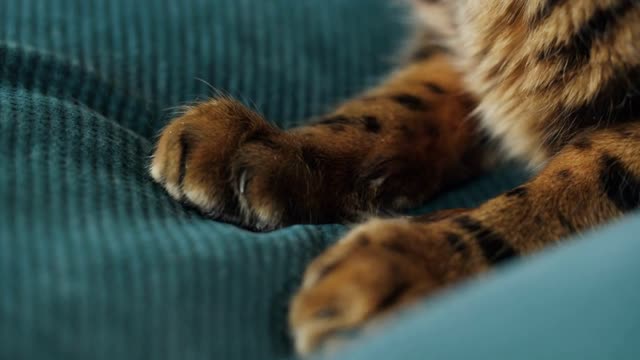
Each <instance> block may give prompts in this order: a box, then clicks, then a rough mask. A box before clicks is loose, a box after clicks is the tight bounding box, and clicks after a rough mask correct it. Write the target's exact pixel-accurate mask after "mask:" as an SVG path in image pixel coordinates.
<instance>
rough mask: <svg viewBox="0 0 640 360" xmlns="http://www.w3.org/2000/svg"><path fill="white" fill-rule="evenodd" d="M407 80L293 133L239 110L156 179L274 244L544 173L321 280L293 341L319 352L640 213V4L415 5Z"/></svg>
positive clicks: (351, 258)
mask: <svg viewBox="0 0 640 360" xmlns="http://www.w3.org/2000/svg"><path fill="white" fill-rule="evenodd" d="M408 1H409V2H410V3H412V4H413V6H414V11H413V13H414V14H415V15H416V16H415V18H416V20H415V23H416V32H415V36H414V37H413V38H412V39H411V41H409V43H410V44H411V46H410V47H409V48H410V49H409V51H407V52H406V54H405V56H404V58H405V59H406V61H405V64H404V65H403V66H401V67H399V68H398V70H396V71H394V72H393V73H392V74H390V75H389V76H388V77H387V79H385V80H384V81H383V82H382V83H381V84H380V85H379V86H378V87H376V88H373V89H371V90H369V91H366V92H365V93H363V94H360V95H359V96H357V97H355V98H354V99H352V100H350V101H347V102H345V103H344V104H342V105H341V106H339V107H337V109H336V110H335V111H334V112H332V113H330V114H327V115H325V116H320V117H318V118H316V119H314V120H313V121H311V122H310V123H309V124H308V125H306V126H302V127H299V128H295V129H291V130H288V131H283V130H280V129H277V128H275V127H274V126H272V125H270V124H269V123H268V122H266V121H265V120H264V119H263V118H262V117H261V116H260V115H258V114H256V113H254V112H252V111H250V110H248V109H246V108H245V107H243V106H242V105H241V104H240V103H238V102H236V101H234V100H231V99H226V98H218V99H213V100H210V101H208V102H205V103H202V104H199V105H197V106H194V107H192V108H189V109H187V111H186V112H185V113H184V114H183V115H182V116H180V117H178V118H177V119H176V120H174V121H173V122H172V123H171V124H169V125H168V127H167V128H166V129H165V130H164V131H163V133H162V136H161V137H160V140H159V142H158V146H157V149H156V153H155V154H154V158H153V163H152V167H151V173H152V176H153V177H154V179H155V180H156V181H158V182H159V183H161V184H162V185H163V186H164V187H165V188H166V189H167V191H168V192H169V193H170V194H171V195H172V196H173V197H175V198H176V199H180V200H182V201H185V202H187V203H190V204H191V205H194V206H196V207H197V208H199V209H201V210H202V211H203V212H204V213H207V214H210V215H211V217H213V218H217V219H222V220H226V221H231V222H235V223H238V224H240V225H243V226H247V227H253V228H257V229H260V230H269V229H274V228H277V227H280V226H284V225H289V224H293V223H300V222H303V223H323V222H334V221H342V222H353V221H359V220H361V219H363V218H365V217H368V216H371V215H381V214H388V212H390V211H391V212H393V211H396V210H400V209H403V208H406V207H410V206H414V205H417V204H419V203H422V202H424V201H426V200H427V199H429V198H430V197H432V196H433V195H434V194H436V193H438V192H441V191H443V190H445V189H447V188H448V187H450V186H453V185H455V184H458V183H460V182H461V181H464V180H467V179H470V178H472V177H473V176H475V175H477V174H478V173H480V172H482V171H484V170H486V169H488V168H490V167H491V165H492V164H493V163H494V162H495V155H496V152H495V151H494V147H493V145H492V144H494V143H495V144H498V147H499V150H500V151H499V152H498V153H497V154H499V155H501V156H503V157H512V158H517V159H519V160H521V161H523V162H525V163H527V164H528V165H530V167H531V168H532V169H533V170H536V171H537V175H536V176H535V177H534V178H533V179H532V180H530V181H529V182H528V183H526V184H523V185H521V186H519V187H517V188H515V189H513V190H511V191H508V192H506V193H504V194H502V195H500V196H498V197H496V198H494V199H491V200H489V201H488V202H486V203H484V204H482V205H481V206H479V207H477V208H474V209H454V210H448V211H443V212H438V213H435V214H428V215H424V216H420V217H416V218H397V219H387V220H371V221H369V222H366V223H364V224H363V225H360V226H358V227H356V228H355V229H354V230H353V231H351V232H350V233H349V234H347V235H346V236H345V238H344V239H342V240H340V241H339V242H338V243H337V244H336V245H335V246H333V247H331V248H329V249H328V250H327V251H326V252H325V253H324V254H322V255H321V256H320V257H318V258H317V259H316V260H315V261H314V262H313V263H312V264H310V266H309V267H308V269H307V271H306V273H305V275H304V281H303V284H302V287H301V289H300V290H299V292H298V293H297V294H296V296H295V297H294V299H293V301H292V304H291V311H290V318H289V322H290V326H291V330H292V334H293V337H294V340H295V344H296V349H297V350H298V352H300V353H308V352H310V351H313V350H314V349H317V348H319V347H321V346H323V345H325V344H327V343H328V342H330V340H332V339H335V338H337V337H339V334H340V333H341V332H343V331H345V330H349V329H353V328H357V327H361V326H363V325H365V324H367V323H369V322H370V321H371V320H373V319H376V318H379V317H381V316H384V315H386V314H389V313H391V312H393V310H395V309H397V308H399V307H401V306H404V305H406V304H410V303H412V302H414V301H415V300H416V299H419V298H421V297H424V296H426V295H429V294H432V293H434V292H436V291H438V290H439V289H442V288H444V287H446V286H449V285H450V284H453V283H455V282H457V281H460V280H462V279H465V278H468V277H471V276H476V275H478V274H481V273H486V272H487V271H490V270H491V269H492V268H494V267H496V266H499V265H500V264H503V263H505V262H509V261H513V260H514V259H517V258H519V257H521V256H526V255H527V254H529V253H531V252H534V251H537V250H539V249H542V248H543V247H545V246H549V245H551V244H554V243H556V242H558V241H560V240H561V239H564V238H566V237H568V236H570V235H572V234H575V233H579V232H581V231H584V230H587V229H591V228H593V227H595V226H598V225H600V224H603V223H605V222H608V221H611V220H612V219H615V218H618V217H620V216H622V215H624V214H626V213H629V212H632V211H636V210H638V209H640V2H639V1H637V0H573V1H563V0H527V1H525V0H483V1H476V0H451V1H438V0H408Z"/></svg>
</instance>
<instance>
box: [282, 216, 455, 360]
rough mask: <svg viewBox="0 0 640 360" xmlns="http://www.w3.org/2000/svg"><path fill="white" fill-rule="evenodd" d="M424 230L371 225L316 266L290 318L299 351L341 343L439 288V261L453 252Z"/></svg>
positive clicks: (442, 273)
mask: <svg viewBox="0 0 640 360" xmlns="http://www.w3.org/2000/svg"><path fill="white" fill-rule="evenodd" d="M422 231H423V229H422V228H421V227H419V226H417V225H415V224H414V223H412V222H411V221H409V220H406V219H398V220H373V221H371V222H369V223H366V224H364V225H361V226H359V227H357V228H355V229H354V230H353V231H351V232H350V233H349V234H347V235H346V237H344V238H343V239H342V240H340V241H339V242H338V243H337V244H336V245H334V246H333V247H331V248H329V249H328V250H327V251H326V252H325V253H324V254H323V255H321V256H320V257H318V258H317V259H316V260H315V261H313V262H312V263H311V264H310V265H309V267H308V268H307V271H306V272H305V275H304V280H303V284H302V287H301V289H300V290H299V292H298V293H297V294H296V295H295V297H294V298H293V301H292V303H291V308H290V313H289V324H290V328H291V332H292V334H293V338H294V342H295V347H296V351H297V352H298V353H300V354H303V355H304V354H308V353H310V352H312V351H314V350H316V349H320V348H325V347H326V345H327V344H329V345H330V344H331V343H333V342H334V341H337V342H338V343H339V342H341V335H343V334H344V333H349V332H351V331H353V330H357V329H360V328H362V327H363V326H364V325H367V324H370V323H371V321H372V320H377V319H380V318H383V317H384V315H386V314H389V313H391V312H393V311H394V310H397V309H399V308H401V307H403V306H405V305H408V304H411V303H413V302H415V301H416V300H417V299H420V298H421V297H423V296H424V295H425V294H427V293H430V292H432V291H434V290H435V289H437V288H439V287H441V286H442V284H443V282H444V281H446V278H447V270H446V269H445V268H444V267H443V266H442V265H445V263H446V261H444V262H438V260H437V258H436V257H437V255H438V254H441V253H443V252H444V253H446V254H450V252H451V249H449V248H447V244H446V242H440V241H429V240H425V238H424V237H425V236H424V233H423V232H422ZM435 238H437V236H435V237H434V239H435ZM425 241H426V242H428V243H429V244H431V243H433V244H431V245H425ZM425 246H426V248H428V249H429V250H428V251H426V250H425V249H426V248H425Z"/></svg>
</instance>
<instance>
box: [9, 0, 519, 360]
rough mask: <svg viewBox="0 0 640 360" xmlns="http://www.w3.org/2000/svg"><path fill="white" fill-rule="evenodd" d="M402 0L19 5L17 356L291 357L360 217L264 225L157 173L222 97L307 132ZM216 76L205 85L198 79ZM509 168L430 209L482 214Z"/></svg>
mask: <svg viewBox="0 0 640 360" xmlns="http://www.w3.org/2000/svg"><path fill="white" fill-rule="evenodd" d="M399 12H400V10H399V9H397V8H393V7H391V5H390V4H389V2H388V1H386V0H350V1H343V0H322V1H310V0H267V1H265V0H180V1H178V0H156V1H151V0H139V1H130V0H111V1H102V0H20V1H18V0H0V359H12V360H18V359H64V360H73V359H95V360H99V359H155V360H160V359H181V360H188V359H221V360H237V359H250V360H261V359H267V360H272V359H285V358H287V357H289V356H290V354H291V346H290V341H289V339H288V336H287V332H286V306H287V302H288V299H289V297H290V295H291V293H292V292H293V290H294V289H295V287H296V286H297V284H298V282H299V280H300V274H301V273H302V271H303V269H304V266H305V264H306V263H307V262H308V261H309V260H310V259H312V258H313V257H314V256H315V255H317V254H318V252H319V251H321V250H322V249H323V248H325V247H326V246H327V245H328V244H329V243H330V242H331V241H332V240H334V239H335V238H336V237H337V236H338V235H339V234H340V233H341V232H342V231H344V228H343V227H341V226H332V225H329V226H294V227H291V228H288V229H283V230H280V231H276V232H272V233H268V234H255V233H250V232H248V231H245V230H242V229H239V228H237V227H234V226H231V225H226V224H220V223H216V222H213V221H211V220H208V219H205V218H202V217H200V216H199V215H197V214H196V213H194V212H192V211H190V210H188V209H185V208H183V207H182V206H181V205H180V204H178V203H176V202H174V201H172V200H171V199H170V198H169V197H168V196H167V195H166V194H165V193H164V191H163V190H162V189H161V188H160V187H158V186H156V185H154V184H153V183H152V181H151V180H150V179H149V177H148V175H147V166H148V161H149V157H148V156H149V155H150V152H151V149H152V146H153V139H154V136H155V134H156V133H157V131H158V130H159V129H160V128H161V127H162V126H163V125H164V124H166V122H167V121H168V119H169V118H170V113H171V111H170V107H172V106H176V105H180V104H181V103H183V102H185V101H191V100H194V99H195V98H198V97H200V98H204V97H206V96H208V94H209V93H210V89H209V87H208V85H206V84H205V83H204V82H205V81H206V82H209V83H211V85H212V86H214V87H215V88H217V89H221V90H223V91H226V92H229V93H231V94H232V95H234V96H238V97H240V98H241V99H244V100H245V101H246V102H247V103H250V104H251V103H253V104H254V105H255V106H256V107H257V108H259V109H260V110H261V111H262V112H264V113H265V114H266V115H267V116H268V118H269V119H272V120H273V121H274V122H276V123H278V124H279V125H280V126H283V127H288V126H291V125H293V124H295V123H297V122H299V121H302V120H303V119H304V118H305V117H307V116H309V115H311V114H314V113H318V112H320V111H322V110H323V109H326V108H327V107H329V106H330V105H331V104H332V103H335V102H336V101H337V100H339V99H341V98H344V97H346V96H347V95H349V94H352V93H354V92H356V91H358V90H359V89H362V88H363V87H364V86H366V85H367V84H370V83H372V82H374V81H375V80H376V79H377V78H378V77H379V76H380V75H381V74H383V73H384V71H385V70H386V69H387V68H388V67H389V61H388V59H389V58H390V56H391V54H392V52H393V49H394V48H395V47H396V40H397V39H399V38H400V37H401V36H402V33H403V32H404V29H403V28H402V26H401V25H400V23H401V19H400V18H399V17H397V16H396V15H397V14H399ZM198 78H199V79H202V80H204V81H201V80H197V79H198ZM521 178H522V176H521V175H519V174H517V173H513V174H511V173H510V174H506V175H505V174H502V175H501V176H498V175H493V176H490V177H487V178H485V179H484V180H481V181H480V182H478V183H476V185H475V186H471V187H470V188H469V189H467V190H465V191H460V192H456V193H452V194H448V195H444V196H443V197H442V198H441V199H440V200H438V201H436V202H434V203H433V204H432V205H430V207H449V206H469V205H473V204H475V203H477V202H479V201H480V200H482V199H484V198H486V197H488V196H490V195H491V194H494V193H496V192H498V191H500V190H502V189H505V188H508V187H510V186H512V185H513V184H514V183H516V182H517V181H518V179H521Z"/></svg>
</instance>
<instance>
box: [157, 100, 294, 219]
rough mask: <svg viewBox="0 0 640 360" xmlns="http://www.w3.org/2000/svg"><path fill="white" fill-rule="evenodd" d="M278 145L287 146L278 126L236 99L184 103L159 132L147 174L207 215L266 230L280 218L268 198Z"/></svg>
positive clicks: (282, 158) (282, 159)
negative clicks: (181, 111) (186, 105)
mask: <svg viewBox="0 0 640 360" xmlns="http://www.w3.org/2000/svg"><path fill="white" fill-rule="evenodd" d="M279 146H281V147H283V148H284V147H287V146H290V144H288V143H287V138H286V134H284V133H283V132H282V131H280V130H279V129H277V128H275V127H273V126H272V125H270V124H269V123H267V122H266V121H265V120H264V119H263V118H262V117H261V116H260V115H258V114H256V113H255V112H253V111H251V110H249V109H247V108H246V107H245V106H243V105H242V104H240V103H238V102H236V101H233V100H231V99H226V98H221V99H215V100H211V101H208V102H204V103H201V104H199V105H197V106H195V107H191V108H188V109H187V111H186V112H185V113H184V114H183V115H182V116H180V117H178V118H177V119H175V120H174V121H172V122H171V123H170V124H169V125H168V126H167V127H166V128H165V129H164V130H163V131H162V134H161V136H160V139H159V141H158V144H157V147H156V150H155V153H154V155H153V161H152V164H151V175H152V177H153V179H154V180H155V181H156V182H158V183H160V184H161V185H162V186H164V188H165V189H166V190H167V191H168V192H169V194H171V196H172V197H173V198H175V199H178V200H181V201H184V202H186V203H188V204H191V205H193V206H195V207H196V208H198V209H200V210H201V211H202V212H204V213H205V214H207V215H210V216H211V217H214V218H218V219H222V220H226V221H230V222H234V223H238V224H241V225H245V226H252V227H256V228H258V229H270V228H274V227H276V226H278V225H279V224H280V223H281V222H282V210H281V209H278V208H277V206H278V203H277V202H274V201H272V199H269V198H268V195H269V194H271V193H272V192H273V191H274V186H275V185H277V184H273V180H274V179H273V176H274V175H275V172H276V171H277V170H278V169H279V168H280V167H279V166H278V164H282V163H286V158H285V156H284V155H283V154H282V151H278V150H280V149H279V148H278V147H279ZM249 183H250V184H251V186H249V185H248V184H249Z"/></svg>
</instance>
